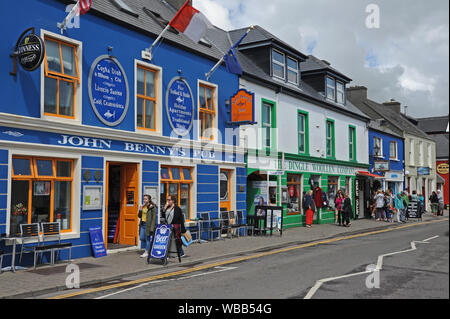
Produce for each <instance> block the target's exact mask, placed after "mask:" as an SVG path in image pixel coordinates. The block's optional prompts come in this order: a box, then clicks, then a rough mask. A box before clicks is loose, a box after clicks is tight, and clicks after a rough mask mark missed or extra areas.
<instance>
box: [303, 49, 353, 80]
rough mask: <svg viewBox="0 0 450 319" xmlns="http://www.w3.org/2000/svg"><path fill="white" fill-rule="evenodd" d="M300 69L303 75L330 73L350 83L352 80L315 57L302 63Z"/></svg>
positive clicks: (310, 57) (309, 57) (311, 56)
mask: <svg viewBox="0 0 450 319" xmlns="http://www.w3.org/2000/svg"><path fill="white" fill-rule="evenodd" d="M300 68H301V71H302V74H303V73H305V74H307V73H309V72H319V71H329V72H331V73H334V74H336V75H338V76H340V77H342V78H344V79H345V80H347V81H348V82H350V81H351V80H352V79H350V78H349V77H347V76H346V75H344V74H342V73H341V72H339V71H338V70H336V69H335V68H333V67H331V65H330V64H328V63H326V62H325V61H323V60H321V59H319V58H317V57H315V56H313V55H309V56H308V59H307V60H306V61H305V62H302V63H301V65H300Z"/></svg>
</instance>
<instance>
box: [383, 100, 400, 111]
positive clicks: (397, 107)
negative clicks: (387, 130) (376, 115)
mask: <svg viewBox="0 0 450 319" xmlns="http://www.w3.org/2000/svg"><path fill="white" fill-rule="evenodd" d="M383 105H384V106H387V107H390V108H392V109H393V110H394V111H395V112H397V113H398V114H400V112H401V104H400V102H397V101H396V100H394V99H391V100H390V101H389V102H384V103H383Z"/></svg>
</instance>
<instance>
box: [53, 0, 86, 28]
mask: <svg viewBox="0 0 450 319" xmlns="http://www.w3.org/2000/svg"><path fill="white" fill-rule="evenodd" d="M79 10H80V0H78V1H77V3H76V4H75V5H74V6H73V8H72V10H70V12H69V14H68V15H67V16H66V18H65V19H64V20H63V22H61V23H57V24H56V26H57V27H58V28H59V29H60V30H61V34H63V32H64V30H66V24H67V22H69V21H70V19H72V18H73V17H74V16H75V15H76V13H77V12H78V11H79Z"/></svg>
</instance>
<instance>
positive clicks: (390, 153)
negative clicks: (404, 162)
mask: <svg viewBox="0 0 450 319" xmlns="http://www.w3.org/2000/svg"><path fill="white" fill-rule="evenodd" d="M392 144H395V157H392V149H391V145H392ZM389 159H391V160H398V143H397V141H390V142H389Z"/></svg>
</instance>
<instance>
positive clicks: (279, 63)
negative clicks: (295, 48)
mask: <svg viewBox="0 0 450 319" xmlns="http://www.w3.org/2000/svg"><path fill="white" fill-rule="evenodd" d="M274 51H275V52H277V53H279V54H281V55H282V56H283V61H284V63H281V62H279V61H277V60H275V59H274V58H273V52H274ZM274 63H275V64H277V65H279V66H282V67H283V77H279V76H278V75H275V72H274V71H273V64H274ZM272 76H273V77H274V78H277V79H282V80H286V55H285V54H284V53H283V52H280V51H278V50H276V49H272Z"/></svg>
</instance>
